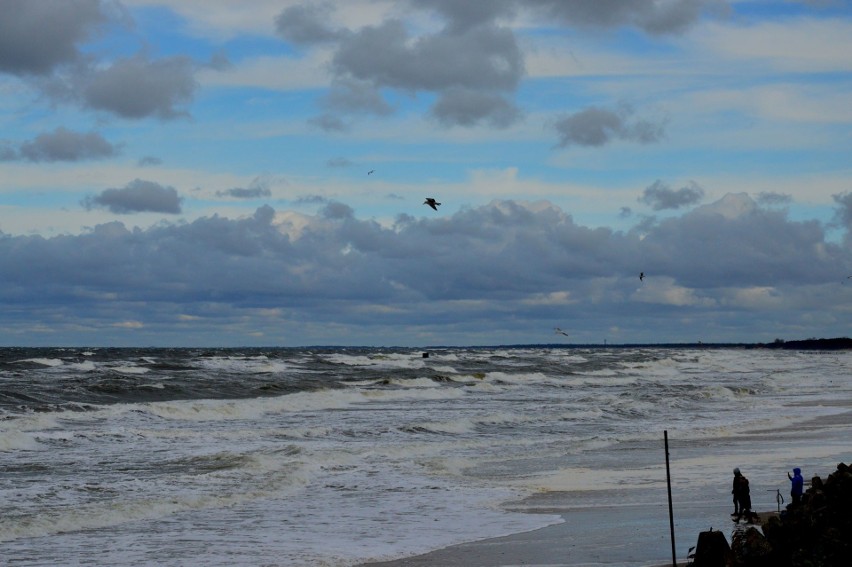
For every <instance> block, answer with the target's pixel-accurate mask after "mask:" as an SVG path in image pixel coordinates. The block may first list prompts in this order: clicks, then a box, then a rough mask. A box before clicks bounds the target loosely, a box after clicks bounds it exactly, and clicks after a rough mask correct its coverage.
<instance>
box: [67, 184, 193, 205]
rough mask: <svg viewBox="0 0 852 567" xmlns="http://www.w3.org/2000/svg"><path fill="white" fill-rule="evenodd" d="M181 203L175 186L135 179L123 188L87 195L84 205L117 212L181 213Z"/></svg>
mask: <svg viewBox="0 0 852 567" xmlns="http://www.w3.org/2000/svg"><path fill="white" fill-rule="evenodd" d="M180 203H181V199H180V197H178V193H177V190H175V188H174V187H163V186H162V185H160V184H158V183H154V182H153V181H145V180H142V179H135V180H133V181H131V182H130V183H128V184H127V186H126V187H124V188H123V189H106V190H104V191H102V192H101V193H100V194H99V195H96V196H94V197H87V198H86V199H85V200H84V201H83V206H84V207H85V208H86V209H88V210H91V209H93V208H96V207H102V208H106V209H108V210H109V211H110V212H113V213H116V214H129V213H143V212H151V213H168V214H179V213H180V212H181V206H180Z"/></svg>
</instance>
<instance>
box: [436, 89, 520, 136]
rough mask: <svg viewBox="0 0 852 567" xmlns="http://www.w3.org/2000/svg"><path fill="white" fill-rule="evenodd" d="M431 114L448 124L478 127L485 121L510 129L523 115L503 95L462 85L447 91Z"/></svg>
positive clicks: (496, 126) (494, 125)
mask: <svg viewBox="0 0 852 567" xmlns="http://www.w3.org/2000/svg"><path fill="white" fill-rule="evenodd" d="M432 114H433V116H434V117H435V118H437V119H438V121H439V122H441V123H442V124H444V125H445V126H475V125H477V124H479V123H481V122H485V123H487V124H490V125H491V126H493V127H495V128H507V127H509V126H511V125H512V124H514V123H515V122H517V120H518V119H519V117H520V115H521V113H520V111H519V110H518V108H517V107H515V105H514V104H513V103H512V102H510V101H508V100H506V98H505V97H503V96H501V95H498V94H493V93H487V92H479V91H476V90H471V89H462V88H455V89H449V90H448V91H446V92H444V93H443V94H442V95H441V96H440V97H439V99H438V101H437V102H436V103H435V105H434V106H433V107H432Z"/></svg>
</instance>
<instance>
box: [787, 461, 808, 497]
mask: <svg viewBox="0 0 852 567" xmlns="http://www.w3.org/2000/svg"><path fill="white" fill-rule="evenodd" d="M787 478H789V479H790V482H791V483H792V485H791V487H790V497H791V498H792V499H793V504H798V503H799V502H801V501H802V489H803V488H804V486H805V479H804V478H802V469H800V468H799V467H796V468H794V469H793V476H790V473H789V472H788V473H787Z"/></svg>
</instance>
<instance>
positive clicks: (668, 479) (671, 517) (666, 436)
mask: <svg viewBox="0 0 852 567" xmlns="http://www.w3.org/2000/svg"><path fill="white" fill-rule="evenodd" d="M663 439H664V440H665V442H666V486H667V487H668V490H669V530H670V531H671V534H672V567H677V558H676V557H677V554H676V553H675V536H674V512H672V476H671V473H670V472H669V432H668V431H663Z"/></svg>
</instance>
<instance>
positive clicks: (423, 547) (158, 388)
mask: <svg viewBox="0 0 852 567" xmlns="http://www.w3.org/2000/svg"><path fill="white" fill-rule="evenodd" d="M851 378H852V352H850V351H832V352H814V351H788V350H781V349H766V348H718V347H713V346H700V347H657V346H637V347H607V348H604V347H600V348H569V347H563V346H559V345H544V346H521V347H471V348H429V349H422V348H421V349H408V348H342V347H341V348H244V349H240V348H211V349H190V348H187V349H163V348H138V349H137V348H119V349H115V348H2V349H0V508H1V509H2V514H0V564H2V565H16V566H23V565H26V566H33V565H39V566H41V565H45V566H47V565H50V566H53V565H64V566H75V565H87V566H89V565H94V566H100V565H103V566H110V567H113V566H116V565H174V566H196V565H198V566H204V567H213V566H220V565H221V566H288V567H289V566H294V567H302V566H304V567H349V566H354V565H359V564H363V563H368V562H376V561H381V560H390V559H394V558H402V557H406V556H412V555H415V554H420V553H425V552H428V551H430V550H434V549H438V548H443V547H447V546H450V545H453V544H459V543H462V542H471V541H478V540H483V539H485V538H493V537H499V536H506V535H511V534H518V533H523V532H530V531H532V530H536V529H539V528H544V527H546V526H554V525H558V524H560V523H563V522H565V521H566V520H570V519H571V518H583V517H588V518H599V517H601V516H599V515H588V511H589V510H594V509H598V510H609V511H611V512H610V513H609V516H606V515H604V518H607V517H608V518H609V520H606V519H604V520H596V521H597V522H598V523H597V524H596V525H586V526H585V527H586V529H587V530H589V533H591V531H594V532H595V533H598V534H603V536H604V537H603V540H602V541H612V542H623V541H625V538H627V539H629V538H630V537H631V535H630V533H628V531H627V530H629V529H630V528H629V527H628V526H621V525H620V524H619V522H618V521H612V519H613V518H615V519H616V520H617V518H618V512H617V510H618V507H619V506H632V507H633V508H632V509H633V510H634V512H633V516H631V517H635V515H636V513H635V511H636V509H637V508H636V507H639V508H638V509H639V510H641V511H642V512H641V514H640V515H641V516H642V518H643V520H642V521H643V523H644V525H645V526H646V528H647V527H649V526H650V528H651V531H652V532H653V533H656V534H658V535H659V541H655V542H654V543H653V545H651V546H647V547H648V550H647V551H643V552H641V553H640V555H639V556H638V557H632V558H630V559H618V558H617V557H621V555H623V554H621V552H618V553H616V552H615V550H614V552H613V558H612V559H611V560H609V559H608V558H607V553H606V551H605V550H604V551H603V552H601V553H600V557H599V558H598V559H597V560H596V561H595V565H619V564H633V565H653V564H660V563H665V561H666V559H667V558H668V557H670V554H671V553H672V552H673V551H672V550H671V549H670V543H669V534H670V531H671V535H672V536H675V535H676V536H677V540H678V542H677V550H676V553H677V555H678V558H679V559H680V560H685V557H686V555H687V552H688V547H689V546H693V545H695V538H696V536H697V533H698V532H697V530H698V529H701V528H705V529H706V528H707V527H709V526H708V525H705V523H709V521H710V520H713V521H714V522H717V523H716V525H717V526H722V527H724V528H725V529H728V530H730V525H731V521H730V518H729V514H730V512H731V511H732V504H731V496H730V488H731V479H732V473H731V471H732V468H733V467H739V468H740V469H742V471H743V473H744V474H745V475H746V476H748V477H749V478H750V480H751V485H752V499H753V501H754V503H755V508H756V509H768V510H774V509H775V508H776V505H777V506H778V507H779V509H780V507H781V499H782V498H784V497H785V496H786V495H787V493H788V492H789V481H788V479H787V477H786V474H785V473H786V471H789V470H791V469H792V468H793V467H794V466H798V467H800V468H802V470H803V474H804V475H805V477H806V478H807V479H810V477H811V476H812V475H817V474H820V475H822V476H825V475H827V474H828V473H830V472H832V471H833V470H834V468H835V466H836V464H837V463H839V462H841V461H845V462H850V461H852V447H850V439H852V435H850V433H852V420H850V419H849V417H848V416H849V415H850V414H849V412H850V410H852V379H851ZM668 494H672V499H671V500H672V501H673V503H672V504H671V506H669V505H668ZM550 496H552V497H553V499H550ZM556 501H559V502H561V503H562V504H560V506H558V507H557V506H551V505H548V504H547V503H548V502H556ZM566 503H567V504H566ZM695 510H701V513H700V514H697V515H696V513H694V511H695ZM575 513H576V514H577V516H574V515H573V514H575ZM583 514H587V515H586V516H583ZM682 518H684V520H680V519H682ZM678 522H680V523H678ZM579 523H580V524H582V523H583V522H579ZM672 526H675V527H674V528H673V527H672ZM717 529H718V527H717ZM578 537H582V536H578ZM640 547H641V546H640ZM584 561H585V559H583V558H582V557H578V558H577V559H576V564H577V565H581V564H591V563H584ZM619 561H621V563H619ZM564 564H565V565H572V564H574V563H571V559H570V558H566V559H565V563H564Z"/></svg>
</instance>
